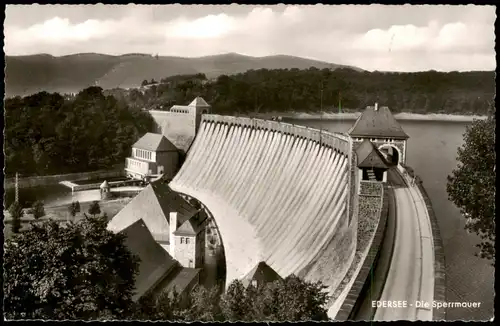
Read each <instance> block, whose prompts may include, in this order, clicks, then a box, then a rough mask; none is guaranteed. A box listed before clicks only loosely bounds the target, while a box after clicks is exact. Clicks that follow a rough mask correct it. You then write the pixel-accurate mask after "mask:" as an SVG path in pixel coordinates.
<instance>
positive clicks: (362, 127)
mask: <svg viewBox="0 0 500 326" xmlns="http://www.w3.org/2000/svg"><path fill="white" fill-rule="evenodd" d="M348 133H349V135H351V136H353V137H356V136H360V137H382V138H385V137H388V138H398V139H408V138H409V136H408V135H407V134H406V133H405V132H404V131H403V128H401V125H400V124H399V122H397V121H396V119H394V116H393V115H392V113H391V111H390V110H389V108H388V107H386V106H383V107H380V108H379V109H378V110H375V107H373V106H368V107H367V108H366V110H365V111H364V112H363V114H361V116H360V117H359V118H358V119H357V120H356V122H355V123H354V126H353V127H352V128H351V130H349V132H348Z"/></svg>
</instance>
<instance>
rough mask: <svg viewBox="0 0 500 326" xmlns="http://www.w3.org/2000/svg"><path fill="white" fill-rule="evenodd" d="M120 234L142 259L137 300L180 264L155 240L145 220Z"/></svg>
mask: <svg viewBox="0 0 500 326" xmlns="http://www.w3.org/2000/svg"><path fill="white" fill-rule="evenodd" d="M120 233H122V234H125V235H126V236H127V237H126V239H125V244H126V245H127V247H128V248H129V250H130V251H131V252H132V253H133V254H135V255H137V256H138V257H139V258H140V262H139V273H138V274H137V276H136V280H135V287H136V291H135V294H134V297H133V299H134V300H137V299H138V298H140V297H141V296H142V295H144V294H145V293H146V292H147V291H148V290H151V289H152V288H154V287H155V286H156V285H157V284H158V283H159V282H160V281H162V279H164V278H165V277H166V276H167V274H168V273H169V272H170V271H172V270H173V269H174V268H175V267H176V266H177V265H178V263H177V261H176V260H174V259H173V258H172V257H171V256H170V255H169V254H168V252H167V251H165V249H163V248H162V247H161V246H160V245H159V244H158V243H157V242H156V241H155V240H154V239H153V237H152V235H151V233H150V232H149V231H148V228H147V227H146V224H145V223H144V221H143V220H138V221H136V222H135V223H133V224H131V225H129V226H128V227H127V228H125V229H124V230H123V231H121V232H120Z"/></svg>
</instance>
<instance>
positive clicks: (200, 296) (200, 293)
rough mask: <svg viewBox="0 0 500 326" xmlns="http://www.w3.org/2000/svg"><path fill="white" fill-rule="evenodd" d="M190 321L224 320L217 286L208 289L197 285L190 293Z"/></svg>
mask: <svg viewBox="0 0 500 326" xmlns="http://www.w3.org/2000/svg"><path fill="white" fill-rule="evenodd" d="M190 297H191V298H190V299H191V300H190V307H189V312H188V314H187V315H188V316H189V321H203V322H214V321H223V320H224V319H223V315H222V311H221V308H220V293H219V291H218V289H217V287H215V286H214V287H212V288H211V289H207V288H205V287H203V286H197V287H196V288H195V289H194V290H193V291H192V292H191V295H190Z"/></svg>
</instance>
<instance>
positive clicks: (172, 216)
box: [169, 212, 177, 259]
mask: <svg viewBox="0 0 500 326" xmlns="http://www.w3.org/2000/svg"><path fill="white" fill-rule="evenodd" d="M169 222H170V223H169V224H170V236H169V241H170V256H172V257H173V258H174V259H175V239H174V232H175V230H177V212H170V221H169Z"/></svg>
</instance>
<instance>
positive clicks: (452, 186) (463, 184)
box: [446, 113, 496, 265]
mask: <svg viewBox="0 0 500 326" xmlns="http://www.w3.org/2000/svg"><path fill="white" fill-rule="evenodd" d="M495 124H496V118H495V113H493V114H490V116H489V117H488V119H486V120H475V121H474V122H472V124H471V125H469V126H467V129H466V131H465V134H464V144H463V146H461V147H460V148H458V157H457V160H458V166H457V168H456V169H454V170H453V171H452V173H451V175H449V176H448V183H447V187H446V190H447V192H448V196H449V198H450V200H451V201H452V202H453V203H454V204H455V205H456V206H457V207H458V208H459V209H460V212H461V214H462V215H463V216H464V217H465V218H466V219H467V222H466V225H465V229H466V230H468V231H470V232H475V233H476V234H478V235H479V236H480V237H481V240H482V241H481V242H480V243H479V244H477V247H478V248H479V254H478V256H480V257H481V258H485V259H488V260H491V261H492V264H493V265H494V262H495V191H496V186H495V180H496V169H495V166H496V154H495Z"/></svg>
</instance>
